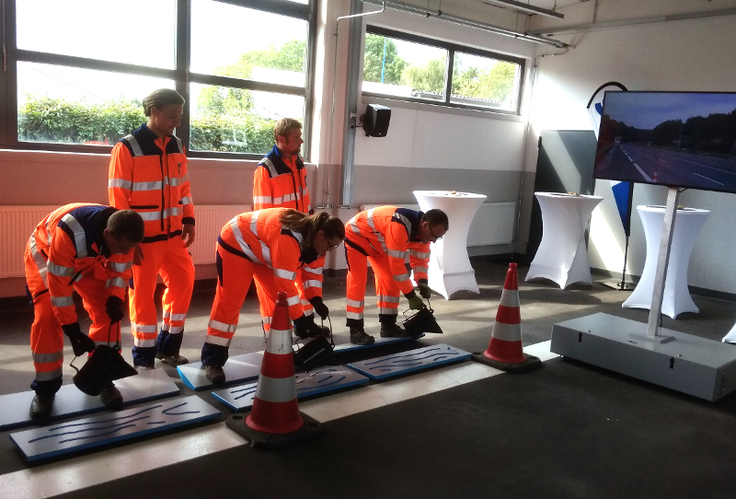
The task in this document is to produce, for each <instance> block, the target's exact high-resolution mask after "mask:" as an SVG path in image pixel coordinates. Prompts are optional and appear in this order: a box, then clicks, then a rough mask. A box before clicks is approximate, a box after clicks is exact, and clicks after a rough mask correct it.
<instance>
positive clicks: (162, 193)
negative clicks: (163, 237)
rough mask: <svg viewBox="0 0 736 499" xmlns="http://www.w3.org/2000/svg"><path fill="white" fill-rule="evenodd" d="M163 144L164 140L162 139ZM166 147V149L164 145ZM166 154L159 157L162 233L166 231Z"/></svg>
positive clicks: (164, 152) (163, 152)
mask: <svg viewBox="0 0 736 499" xmlns="http://www.w3.org/2000/svg"><path fill="white" fill-rule="evenodd" d="M161 141H162V142H163V139H161ZM164 147H166V146H165V145H164ZM164 154H166V151H161V156H159V157H158V161H159V163H160V164H161V232H163V231H164V210H165V209H166V207H165V206H164V204H165V196H164V189H165V188H166V186H165V184H164Z"/></svg>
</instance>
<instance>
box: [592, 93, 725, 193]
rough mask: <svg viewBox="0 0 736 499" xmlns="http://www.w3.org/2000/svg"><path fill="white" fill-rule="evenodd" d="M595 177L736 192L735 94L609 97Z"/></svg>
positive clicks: (615, 95) (602, 120)
mask: <svg viewBox="0 0 736 499" xmlns="http://www.w3.org/2000/svg"><path fill="white" fill-rule="evenodd" d="M593 176H594V177H595V178H598V179H609V180H624V181H629V182H639V183H647V184H657V185H665V186H669V187H681V188H692V189H703V190H709V191H723V192H736V93H727V92H606V94H605V97H604V99H603V111H602V117H601V125H600V130H599V133H598V148H597V151H596V159H595V166H594V169H593Z"/></svg>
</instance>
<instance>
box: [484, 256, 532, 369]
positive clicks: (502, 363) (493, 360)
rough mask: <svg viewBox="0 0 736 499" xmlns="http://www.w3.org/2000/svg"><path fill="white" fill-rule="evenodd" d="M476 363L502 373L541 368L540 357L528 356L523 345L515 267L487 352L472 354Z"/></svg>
mask: <svg viewBox="0 0 736 499" xmlns="http://www.w3.org/2000/svg"><path fill="white" fill-rule="evenodd" d="M473 359H474V360H477V361H478V362H482V363H484V364H487V365H489V366H491V367H495V368H496V369H501V370H502V371H523V370H525V369H529V368H531V367H535V366H538V365H541V361H540V360H539V358H538V357H535V356H533V355H525V354H524V351H523V350H522V342H521V310H520V307H519V285H518V277H517V274H516V264H515V263H509V270H508V272H506V282H505V283H504V285H503V291H502V292H501V302H500V303H499V304H498V312H496V323H495V324H494V325H493V332H492V333H491V341H490V343H489V344H488V349H487V350H486V351H485V352H483V353H479V352H476V353H474V354H473Z"/></svg>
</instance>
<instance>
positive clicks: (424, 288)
mask: <svg viewBox="0 0 736 499" xmlns="http://www.w3.org/2000/svg"><path fill="white" fill-rule="evenodd" d="M417 288H419V294H420V295H421V297H422V298H431V297H432V290H431V289H430V288H429V284H427V283H426V282H425V281H424V279H422V280H421V281H419V283H418V284H417Z"/></svg>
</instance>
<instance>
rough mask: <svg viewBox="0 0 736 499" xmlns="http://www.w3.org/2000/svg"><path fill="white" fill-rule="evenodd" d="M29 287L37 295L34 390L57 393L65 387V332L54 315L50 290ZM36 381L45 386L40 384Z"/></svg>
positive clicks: (35, 300) (32, 344) (32, 335)
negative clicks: (63, 382) (62, 377)
mask: <svg viewBox="0 0 736 499" xmlns="http://www.w3.org/2000/svg"><path fill="white" fill-rule="evenodd" d="M29 290H30V292H31V294H32V295H33V296H34V297H35V298H34V300H33V314H34V319H33V325H32V326H31V352H32V354H33V367H34V369H35V371H36V381H35V382H34V385H32V386H31V387H32V388H33V389H34V390H35V389H39V390H40V391H45V392H47V393H56V391H57V390H58V389H59V387H61V375H62V365H63V362H64V352H63V350H64V332H63V331H62V329H61V324H59V321H58V320H57V319H56V315H54V311H53V308H52V306H51V297H50V295H49V293H48V292H43V291H44V290H43V289H39V288H37V287H35V286H34V289H31V287H30V286H29ZM35 385H41V386H39V387H38V388H37V387H36V386H35ZM57 385H58V386H57ZM41 388H44V389H41Z"/></svg>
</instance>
